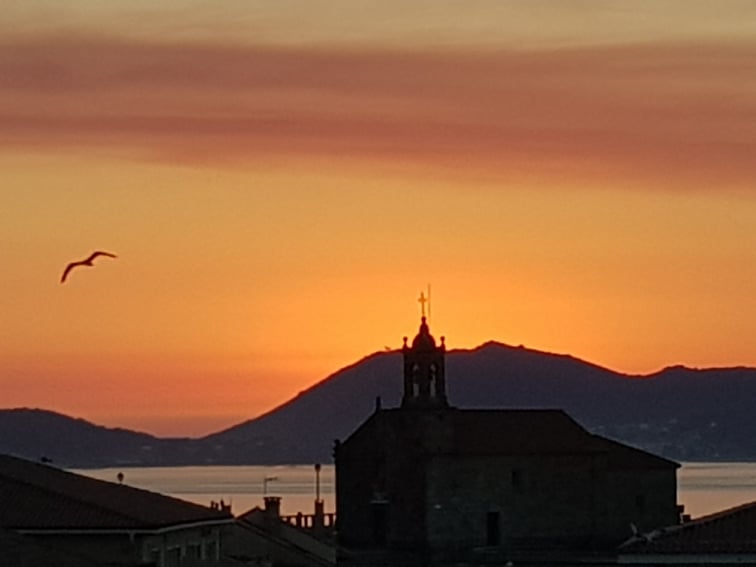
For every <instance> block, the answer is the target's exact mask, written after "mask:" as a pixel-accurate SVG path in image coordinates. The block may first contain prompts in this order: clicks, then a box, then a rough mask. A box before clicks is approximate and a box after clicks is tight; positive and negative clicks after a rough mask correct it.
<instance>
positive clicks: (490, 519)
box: [486, 512, 500, 547]
mask: <svg viewBox="0 0 756 567" xmlns="http://www.w3.org/2000/svg"><path fill="white" fill-rule="evenodd" d="M499 542H500V536H499V512H488V514H486V545H488V546H491V547H493V546H498V545H499Z"/></svg>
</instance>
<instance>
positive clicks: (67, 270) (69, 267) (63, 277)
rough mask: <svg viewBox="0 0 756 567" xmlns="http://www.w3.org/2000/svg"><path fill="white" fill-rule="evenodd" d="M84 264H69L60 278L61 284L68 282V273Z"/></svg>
mask: <svg viewBox="0 0 756 567" xmlns="http://www.w3.org/2000/svg"><path fill="white" fill-rule="evenodd" d="M82 263H83V262H71V263H70V264H68V266H66V269H65V270H63V275H62V276H60V283H63V282H64V281H66V278H67V277H68V272H70V271H71V270H73V269H74V268H75V267H76V266H81V265H82Z"/></svg>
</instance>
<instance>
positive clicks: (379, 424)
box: [344, 408, 679, 468]
mask: <svg viewBox="0 0 756 567" xmlns="http://www.w3.org/2000/svg"><path fill="white" fill-rule="evenodd" d="M390 431H393V432H394V434H395V435H397V436H400V437H403V438H405V439H420V438H425V439H428V440H430V439H434V440H436V441H434V442H433V443H432V444H431V445H430V447H431V449H430V450H431V451H432V452H433V454H448V455H453V456H463V455H520V456H521V455H574V454H605V455H607V460H608V465H609V466H610V468H677V467H679V465H678V464H677V463H675V462H673V461H670V460H668V459H664V458H662V457H657V456H656V455H653V454H651V453H647V452H646V451H642V450H640V449H635V448H633V447H629V446H627V445H623V444H622V443H618V442H616V441H611V440H609V439H606V438H604V437H600V436H598V435H592V434H591V433H589V432H588V431H586V430H585V429H584V428H583V427H582V426H581V425H580V424H578V423H577V422H576V421H575V420H573V419H572V418H571V417H570V416H569V415H567V413H565V412H564V411H562V410H556V409H493V410H488V409H457V408H448V409H440V410H422V409H419V410H412V409H409V410H408V409H401V408H397V409H388V410H379V411H377V412H376V413H375V414H373V416H372V417H371V418H370V419H368V420H367V421H366V422H365V423H363V425H362V426H361V427H360V428H359V429H358V430H357V431H356V432H355V433H354V434H353V435H352V436H351V437H350V438H349V439H347V440H346V441H345V442H344V444H345V445H348V444H349V442H350V440H351V439H352V438H363V439H365V437H364V436H365V435H367V436H372V435H371V432H372V433H373V434H375V435H381V436H382V438H384V439H387V438H390V437H391V435H388V436H386V433H387V432H390ZM439 433H440V435H439ZM442 438H443V439H444V440H443V441H442V442H437V440H438V439H442ZM372 442H374V441H370V443H372ZM428 447H429V446H428V445H427V444H426V450H428Z"/></svg>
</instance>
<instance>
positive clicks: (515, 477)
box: [512, 469, 522, 492]
mask: <svg viewBox="0 0 756 567" xmlns="http://www.w3.org/2000/svg"><path fill="white" fill-rule="evenodd" d="M512 488H514V489H515V490H516V491H518V492H519V491H520V490H522V471H521V470H520V469H512Z"/></svg>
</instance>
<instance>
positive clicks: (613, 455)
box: [334, 316, 680, 558]
mask: <svg viewBox="0 0 756 567" xmlns="http://www.w3.org/2000/svg"><path fill="white" fill-rule="evenodd" d="M402 350H403V355H404V394H403V398H402V402H401V406H400V407H398V408H391V409H383V408H381V407H380V405H377V407H376V410H375V412H374V413H373V414H372V415H371V416H370V417H369V418H368V419H367V420H366V421H365V422H364V423H363V424H362V425H361V426H359V427H358V429H357V430H356V431H355V432H354V433H352V434H351V435H350V436H349V437H348V438H347V439H346V440H345V441H343V442H341V443H339V442H337V444H336V448H335V452H334V455H335V465H336V511H337V522H338V526H337V529H338V537H339V543H340V545H341V546H342V547H343V548H344V549H346V550H365V551H368V550H369V551H373V552H375V551H380V550H383V551H386V552H393V553H401V552H415V553H421V554H430V555H433V556H444V557H447V558H450V557H461V556H465V554H468V555H469V554H470V553H481V552H490V553H494V554H495V553H500V554H502V555H505V556H510V554H511V553H512V552H514V551H516V550H528V549H538V550H548V549H555V550H607V549H614V548H616V546H617V545H619V544H620V543H622V542H623V541H625V540H626V539H628V538H629V537H630V536H631V535H632V533H633V531H638V530H639V531H647V530H651V529H654V528H657V527H660V526H669V525H671V524H675V523H677V522H679V516H680V510H679V509H678V506H677V480H676V471H677V468H678V467H679V465H678V464H677V463H675V462H672V461H669V460H667V459H664V458H661V457H658V456H655V455H652V454H650V453H647V452H645V451H641V450H639V449H635V448H632V447H629V446H627V445H624V444H621V443H618V442H615V441H611V440H609V439H606V438H603V437H600V436H598V435H593V434H591V433H589V432H588V431H586V430H585V429H584V428H583V427H582V426H580V425H579V424H578V423H577V422H575V421H574V420H573V419H572V418H571V417H570V416H569V415H567V414H566V413H565V412H563V411H561V410H558V409H554V410H533V409H522V410H510V409H488V410H480V409H458V408H455V407H453V406H452V405H450V403H449V401H448V400H447V395H446V375H445V364H444V362H445V360H444V359H445V353H446V347H445V343H444V339H443V337H442V338H441V341H440V344H437V343H436V340H435V339H434V337H433V336H432V335H431V333H430V329H429V327H428V323H427V321H426V318H425V317H424V316H423V318H422V321H421V324H420V330H419V332H418V334H417V336H416V337H415V338H414V339H413V341H412V343H411V344H407V338H406V337H405V339H404V346H403V349H402Z"/></svg>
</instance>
